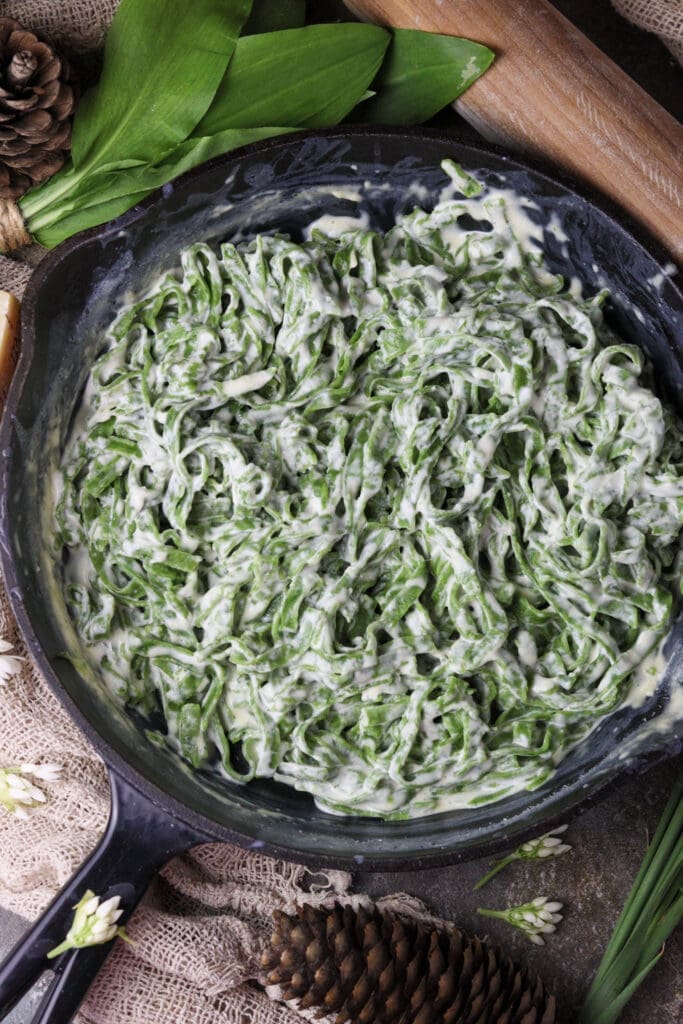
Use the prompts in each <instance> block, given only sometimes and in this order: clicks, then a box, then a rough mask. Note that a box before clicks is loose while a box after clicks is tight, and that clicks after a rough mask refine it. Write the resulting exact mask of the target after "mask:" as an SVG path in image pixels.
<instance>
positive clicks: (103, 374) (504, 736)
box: [56, 164, 683, 818]
mask: <svg viewBox="0 0 683 1024" xmlns="http://www.w3.org/2000/svg"><path fill="white" fill-rule="evenodd" d="M444 166H445V169H446V170H447V171H448V173H449V174H450V176H451V177H452V178H453V181H454V188H453V189H452V190H451V193H450V194H449V195H446V196H445V197H444V198H443V199H442V201H441V202H439V204H438V205H437V206H436V208H435V209H434V210H433V211H431V212H429V213H428V212H425V211H423V210H421V209H416V210H414V211H413V212H411V213H409V214H406V215H405V216H403V217H402V218H401V219H400V221H399V222H398V223H397V224H396V226H394V227H393V228H392V229H391V230H389V231H388V232H387V233H386V234H384V235H382V234H380V233H377V232H375V231H371V230H369V229H367V228H365V227H363V226H359V227H357V228H351V229H350V230H347V231H345V232H343V233H342V234H341V235H340V236H339V237H333V236H329V235H327V234H325V233H323V232H322V231H320V230H313V231H312V233H311V236H310V238H307V240H305V241H303V242H300V243H299V242H295V241H292V240H290V239H288V238H285V237H279V236H265V235H262V236H258V237H256V238H255V239H254V240H252V241H249V242H244V243H242V242H240V243H239V244H237V245H233V244H230V243H225V244H223V245H221V246H220V248H219V249H218V251H214V250H213V249H211V248H210V247H208V246H206V245H202V244H199V245H194V246H192V247H191V248H190V249H188V250H186V251H184V252H183V253H182V254H181V256H180V264H181V265H180V267H179V268H178V269H177V270H173V271H172V272H170V273H167V274H166V275H165V276H164V277H163V278H162V279H161V280H159V281H158V282H157V283H156V284H155V286H154V287H153V288H152V289H151V291H150V292H149V293H148V294H146V295H145V296H144V297H143V298H141V299H140V300H139V301H136V302H135V303H134V304H133V305H131V306H129V307H128V308H126V309H124V310H123V311H122V312H121V314H120V315H119V316H118V318H117V319H116V321H115V322H114V324H113V326H112V328H111V330H110V333H109V334H108V336H107V339H106V348H105V350H104V352H103V354H102V355H100V356H99V358H98V359H97V361H96V362H95V364H94V366H93V369H92V374H91V378H90V382H89V385H88V388H87V390H86V395H85V398H84V402H83V408H82V410H81V412H80V415H79V418H78V421H77V424H76V427H75V428H74V431H73V433H72V436H71V438H70V440H69V442H68V444H67V447H66V450H65V453H64V456H63V461H62V466H61V480H60V487H59V494H58V499H57V503H56V522H57V533H58V542H59V545H60V548H61V546H62V545H63V546H64V547H65V548H66V549H67V559H66V563H65V569H64V572H65V588H66V594H67V603H68V606H69V609H70V611H71V614H72V616H73V619H74V622H75V625H76V629H77V632H78V634H79V636H80V637H81V638H82V640H83V641H84V643H85V645H86V648H87V649H88V650H89V651H90V656H91V658H92V660H93V663H94V664H95V665H96V666H98V668H99V669H101V671H102V674H103V675H104V677H105V678H106V679H107V680H108V682H109V684H110V685H111V686H112V687H113V688H114V690H115V691H116V692H117V693H118V695H119V696H120V698H121V699H122V700H123V701H125V702H126V703H127V704H128V705H129V706H131V707H133V708H136V709H137V710H138V711H140V712H141V713H142V714H143V715H146V716H150V715H151V716H154V715H155V714H158V713H159V711H161V712H162V713H163V718H164V721H165V730H167V737H166V740H165V741H166V742H169V743H171V744H172V745H174V746H175V747H176V748H177V749H179V750H180V752H181V753H182V755H183V756H184V757H185V758H187V759H188V760H189V761H190V762H191V764H192V765H194V766H196V767H199V766H208V765H211V764H213V765H216V766H217V767H218V768H220V770H222V771H223V772H224V773H225V774H227V775H228V776H229V777H230V778H231V779H233V780H235V781H248V780H250V779H252V778H254V777H256V776H266V777H273V778H275V779H277V780H279V781H282V782H285V783H288V784H290V785H292V786H294V787H296V788H297V789H300V790H304V791H306V792H308V793H311V794H312V795H313V797H314V798H315V800H316V802H317V803H318V805H319V806H320V807H322V808H324V809H326V810H329V811H333V812H337V813H343V814H356V815H357V814H371V815H379V816H383V817H388V818H403V817H413V816H418V815H422V814H428V813H433V812H434V811H437V810H443V809H447V808H452V807H458V806H466V805H469V804H477V803H481V802H486V801H492V800H497V799H500V798H501V797H503V796H505V795H506V794H509V793H512V792H515V791H518V790H520V789H523V788H529V789H531V788H534V787H537V786H539V785H540V784H541V783H543V782H544V781H545V780H546V779H548V778H549V776H550V775H551V774H552V773H553V771H554V770H555V767H556V765H557V764H558V762H559V761H560V760H561V759H562V758H563V756H565V754H566V753H567V751H568V750H569V749H570V748H571V747H572V746H574V745H575V744H576V743H577V742H578V741H579V740H580V739H581V738H582V737H584V736H585V735H586V734H587V732H588V731H589V730H590V729H592V728H593V727H594V726H595V725H596V724H597V723H598V722H599V721H600V720H601V718H602V717H603V716H605V715H607V714H608V713H609V712H611V711H613V710H614V709H615V708H617V707H618V706H619V705H620V704H622V703H623V702H624V701H625V700H626V699H627V698H628V693H629V687H630V682H629V679H630V678H631V677H632V675H633V673H634V670H636V669H637V668H638V667H639V666H641V665H642V663H643V662H644V661H645V659H646V658H647V657H648V656H649V655H651V654H652V652H654V651H655V650H656V649H657V647H658V645H659V643H660V641H661V640H662V638H663V637H664V636H665V635H666V633H667V631H668V630H669V628H670V625H671V622H672V617H673V614H674V611H675V604H676V594H677V593H678V589H679V584H678V580H679V577H680V563H681V527H682V525H683V445H682V443H681V433H680V426H679V424H678V422H677V421H676V420H675V419H674V417H673V416H672V414H671V413H670V412H669V411H668V410H667V409H666V408H665V407H664V406H663V405H662V404H661V402H660V401H659V399H658V398H657V397H656V396H655V394H654V393H653V392H652V391H651V390H650V389H649V387H648V386H647V371H646V372H645V378H644V377H643V369H644V368H643V356H642V353H641V352H640V351H639V349H638V348H636V347H635V346H633V345H629V344H626V343H624V342H623V341H621V340H620V339H618V338H617V337H615V336H614V334H613V333H612V331H611V330H610V328H609V327H608V326H607V325H606V323H605V321H604V318H603V313H602V306H603V303H604V300H605V297H606V296H605V294H604V293H602V294H600V295H597V296H595V297H593V298H589V299H585V298H583V297H581V296H580V295H579V294H578V292H577V290H576V289H575V288H573V289H567V288H566V287H565V283H564V282H563V281H562V279H561V278H558V277H554V276H552V275H550V274H549V273H548V271H547V269H546V268H545V267H544V266H543V263H542V258H541V256H540V254H539V252H538V249H536V248H534V247H532V246H531V245H529V244H528V242H527V241H525V239H524V237H523V233H520V232H519V231H517V230H516V229H515V227H514V225H515V224H516V223H517V221H518V218H515V217H514V216H513V212H511V211H512V204H511V201H510V199H509V197H506V195H505V194H503V193H502V192H501V193H498V194H497V193H496V192H495V191H493V190H491V191H489V192H487V191H484V192H483V193H482V194H480V195H478V194H476V193H477V191H478V189H479V186H478V185H477V184H476V183H475V182H474V181H473V180H472V179H471V178H468V177H467V176H465V175H463V174H462V172H460V171H459V169H458V168H457V167H455V165H452V164H446V165H444ZM456 187H457V188H458V189H459V190H460V194H458V193H457V192H456V191H455V188H456ZM473 218H474V219H473ZM482 220H483V221H484V223H482ZM475 221H476V222H475ZM644 380H645V382H643V381H644Z"/></svg>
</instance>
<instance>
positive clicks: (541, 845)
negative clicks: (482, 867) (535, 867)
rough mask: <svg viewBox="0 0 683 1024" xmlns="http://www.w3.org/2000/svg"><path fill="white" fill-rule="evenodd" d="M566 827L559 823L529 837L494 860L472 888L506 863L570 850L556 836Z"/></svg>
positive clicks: (485, 880)
mask: <svg viewBox="0 0 683 1024" xmlns="http://www.w3.org/2000/svg"><path fill="white" fill-rule="evenodd" d="M567 828H568V826H567V825H560V826H559V828H553V829H551V830H550V832H544V833H543V835H542V836H538V838H537V839H530V840H529V842H528V843H522V845H521V846H518V847H517V849H516V850H513V852H512V853H509V854H508V855H507V857H503V859H502V860H499V861H496V863H495V864H494V865H493V867H492V868H491V870H490V871H489V873H488V874H486V875H484V877H483V878H480V879H479V881H478V882H477V884H476V885H475V887H474V888H475V889H481V888H482V887H483V886H485V885H486V883H487V882H490V881H491V879H492V878H494V877H495V876H496V875H497V874H498V872H499V871H502V870H503V868H505V867H507V866H508V864H512V862H513V861H515V860H539V859H541V860H544V859H545V858H547V857H561V856H562V854H563V853H568V852H569V851H570V850H571V846H570V845H569V844H568V843H563V842H562V840H561V839H558V838H557V837H558V836H561V835H562V834H563V833H564V832H566V831H567Z"/></svg>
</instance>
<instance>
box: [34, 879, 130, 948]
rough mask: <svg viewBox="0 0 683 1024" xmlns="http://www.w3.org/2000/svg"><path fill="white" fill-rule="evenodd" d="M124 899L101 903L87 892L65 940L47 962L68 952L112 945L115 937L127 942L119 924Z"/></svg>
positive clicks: (82, 898)
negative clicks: (69, 950)
mask: <svg viewBox="0 0 683 1024" xmlns="http://www.w3.org/2000/svg"><path fill="white" fill-rule="evenodd" d="M120 903H121V897H120V896H112V897H111V898H110V899H108V900H105V901H104V903H101V902H100V897H99V896H96V895H95V893H94V892H93V891H92V890H91V889H88V890H87V891H86V892H85V893H84V894H83V896H82V897H81V899H80V900H79V901H78V903H77V904H76V906H75V907H74V910H75V911H76V913H75V914H74V919H73V923H72V925H71V927H70V928H69V931H68V932H67V935H66V938H65V939H64V941H63V942H61V943H60V944H59V945H58V946H55V948H54V949H51V950H50V952H49V953H48V954H47V955H48V959H50V960H51V959H52V958H53V957H56V956H59V955H60V954H61V953H65V952H66V951H67V950H68V949H83V948H84V947H85V946H101V945H103V943H105V942H111V940H112V939H114V938H116V936H117V935H118V936H120V937H121V938H123V939H126V938H127V935H126V933H125V932H124V930H123V928H119V927H118V926H117V924H116V922H117V921H118V920H119V918H120V917H121V915H122V914H123V910H122V909H121V907H120Z"/></svg>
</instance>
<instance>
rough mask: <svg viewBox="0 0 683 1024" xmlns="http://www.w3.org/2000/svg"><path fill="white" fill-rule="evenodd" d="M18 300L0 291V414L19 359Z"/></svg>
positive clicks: (8, 293)
mask: <svg viewBox="0 0 683 1024" xmlns="http://www.w3.org/2000/svg"><path fill="white" fill-rule="evenodd" d="M19 316H20V306H19V300H18V299H16V298H15V297H14V295H12V294H11V293H10V292H3V291H0V413H1V412H2V408H3V406H4V404H5V399H6V398H7V392H8V390H9V386H10V383H11V381H12V374H13V373H14V367H15V366H16V365H17V359H18V357H19Z"/></svg>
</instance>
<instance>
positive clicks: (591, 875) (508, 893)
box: [0, 0, 683, 1024]
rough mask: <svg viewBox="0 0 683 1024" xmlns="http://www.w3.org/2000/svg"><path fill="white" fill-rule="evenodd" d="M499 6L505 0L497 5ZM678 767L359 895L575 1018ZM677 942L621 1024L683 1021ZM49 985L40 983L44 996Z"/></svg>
mask: <svg viewBox="0 0 683 1024" xmlns="http://www.w3.org/2000/svg"><path fill="white" fill-rule="evenodd" d="M501 2H504V0H501ZM554 2H555V5H556V6H557V7H558V8H559V9H560V10H561V11H562V13H563V14H565V15H566V16H567V17H568V18H569V19H570V20H572V21H574V22H575V24H576V25H577V26H578V27H579V28H581V29H582V31H584V32H585V33H586V35H588V36H589V37H590V38H591V39H593V41H594V42H595V43H596V44H597V45H598V46H600V47H601V49H603V50H604V51H605V52H606V53H607V54H608V55H609V56H610V57H611V58H612V59H613V60H614V61H616V62H617V63H618V64H620V65H621V66H622V67H623V68H624V69H625V70H626V71H627V72H628V74H630V75H631V77H633V78H634V79H635V80H636V81H637V82H638V83H639V84H640V85H642V86H643V87H644V88H645V89H647V90H648V91H649V92H650V93H651V94H652V96H654V98H655V99H656V100H657V101H658V102H659V103H661V104H662V106H664V107H666V108H667V109H668V110H669V111H670V112H671V113H672V114H674V115H675V116H676V117H678V118H681V117H682V116H683V89H682V88H681V71H680V68H679V67H678V65H677V64H676V62H675V61H674V59H673V57H672V56H671V55H670V54H669V52H668V51H667V50H666V49H665V47H664V46H662V45H661V43H659V42H658V40H657V39H656V38H655V37H654V36H651V35H647V34H646V33H643V32H641V31H639V30H638V29H636V28H634V27H633V26H631V25H629V24H628V23H627V22H625V21H624V20H623V19H622V18H620V17H618V15H616V14H615V13H614V11H613V10H612V8H611V7H610V5H609V4H608V3H607V0H554ZM312 6H313V7H314V8H315V9H316V13H319V12H320V11H321V10H322V11H323V12H324V15H325V16H326V17H329V18H330V19H332V18H337V17H348V14H347V13H346V12H345V10H344V8H343V5H342V4H341V3H340V2H339V0H312ZM434 124H435V125H438V126H439V127H441V128H443V129H444V130H446V131H453V132H458V133H463V132H464V133H472V129H471V128H469V126H468V125H466V124H465V122H463V121H462V120H461V119H460V118H459V117H458V116H457V115H456V114H454V113H453V112H450V111H449V112H447V113H445V114H443V115H441V116H440V117H439V118H437V119H435V121H434ZM682 770H683V758H678V759H677V760H675V761H673V762H669V763H667V764H662V765H659V766H657V767H655V768H652V769H650V771H649V772H647V774H645V775H643V776H640V777H632V778H628V779H627V780H625V781H622V782H621V783H620V784H618V785H617V786H615V787H614V788H613V789H612V790H611V791H610V793H609V794H608V795H606V796H605V797H603V798H602V799H601V800H599V801H598V802H596V803H595V804H594V805H593V806H591V807H589V808H588V809H586V810H584V811H583V813H581V814H580V815H579V816H578V817H576V818H575V819H574V820H573V821H572V823H571V825H570V828H569V831H568V833H567V837H566V838H567V841H568V842H570V843H571V845H572V847H573V849H572V852H571V853H569V854H566V855H565V856H563V857H560V858H558V859H557V860H550V861H532V862H519V863H516V864H513V865H511V866H510V867H508V868H507V869H506V870H505V871H504V872H502V873H501V874H500V875H498V876H497V878H495V879H494V880H493V881H492V882H491V883H490V884H489V885H488V886H486V887H485V888H484V889H482V890H480V891H479V892H478V893H474V892H473V891H472V886H473V885H474V883H475V882H476V881H477V880H478V879H479V878H480V877H481V876H482V875H483V874H484V873H485V872H486V870H487V866H488V863H489V862H487V861H471V862H469V863H467V864H459V865H455V866H453V867H450V868H433V869H430V870H426V871H424V870H423V871H420V872H410V871H404V872H394V873H391V874H378V875H373V874H369V873H366V872H359V873H358V874H357V876H356V888H357V889H358V890H362V891H365V892H367V893H369V894H370V895H372V896H379V895H382V894H385V893H389V892H396V891H399V890H402V891H405V892H409V893H411V894H412V895H414V896H418V897H420V898H421V899H423V900H424V901H425V903H426V904H427V905H428V906H429V908H430V909H431V910H432V911H434V912H436V913H438V914H440V915H442V916H443V917H445V918H448V919H450V920H453V921H455V922H456V923H457V924H459V925H460V926H461V927H463V928H464V929H466V930H469V931H473V932H474V931H476V932H477V933H478V934H479V935H481V936H489V937H490V938H491V939H492V940H493V941H495V942H496V943H499V944H500V945H502V946H504V947H505V948H506V949H507V950H508V951H509V952H510V953H511V954H512V955H513V956H514V957H515V958H516V959H517V960H519V961H520V962H522V963H526V964H528V965H529V966H530V967H531V968H532V969H533V970H535V971H537V972H538V973H539V974H541V975H542V976H543V978H544V979H545V981H546V982H547V983H548V985H549V986H550V987H551V988H552V989H553V990H554V991H555V993H556V994H557V996H558V1001H559V1004H560V1007H561V1020H562V1021H563V1022H565V1024H568V1022H569V1021H572V1020H573V1019H575V1012H576V1010H577V1009H578V1007H579V1006H580V1005H581V1002H582V999H583V996H584V994H585V992H586V990H587V988H588V984H589V982H590V978H591V975H592V973H593V972H594V970H595V969H596V967H597V965H598V962H599V960H600V957H601V955H602V951H603V949H604V947H605V944H606V942H607V941H608V939H609V936H610V934H611V931H612V928H613V926H614V923H615V921H616V918H617V917H618V915H619V912H620V910H621V908H622V906H623V904H624V901H625V899H626V896H627V894H628V891H629V889H630V886H631V884H632V881H633V879H634V877H635V875H636V873H637V871H638V867H639V865H640V862H641V859H642V857H643V854H644V852H645V849H646V846H647V842H648V837H649V836H650V835H651V834H652V832H653V831H654V829H655V827H656V824H657V820H658V818H659V815H660V813H661V811H662V809H663V807H664V805H665V803H666V800H667V798H668V794H669V792H670V791H671V786H672V784H673V781H674V779H675V777H676V775H677V773H679V772H680V771H682ZM538 895H545V896H547V897H548V898H549V899H558V900H560V901H561V902H563V903H565V919H564V921H563V922H562V924H561V925H560V926H559V930H558V931H557V932H556V933H555V934H554V935H551V936H550V937H549V938H548V942H547V944H546V945H545V946H543V947H540V946H534V945H532V944H531V943H530V942H529V941H528V940H527V939H526V938H525V937H524V936H523V935H521V933H518V932H517V931H516V930H515V929H513V928H511V927H509V926H508V925H506V924H505V923H504V922H501V921H494V920H490V919H486V918H483V917H480V916H478V915H477V913H476V908H477V907H478V906H483V907H490V908H494V909H500V908H503V907H505V906H511V905H513V904H516V903H522V902H526V901H527V900H529V899H532V898H533V897H535V896H538ZM23 928H24V923H23V922H22V921H21V920H20V919H19V918H17V917H15V916H14V915H12V914H9V913H7V912H6V911H2V910H1V909H0V959H2V958H3V957H4V955H5V954H6V952H8V951H9V949H10V948H11V946H12V945H13V943H14V942H16V941H17V939H18V938H19V936H20V935H21V933H22V931H23ZM682 979H683V942H682V941H681V930H680V929H679V931H678V933H677V934H676V935H674V936H672V938H671V939H670V941H669V942H668V944H667V947H666V950H665V952H664V956H663V957H662V959H661V961H660V963H659V964H657V966H656V967H655V969H654V970H653V971H652V973H651V974H650V976H649V977H648V979H647V980H646V981H645V983H644V984H643V985H642V986H641V988H640V989H639V991H638V992H637V993H636V995H635V997H634V998H633V1000H632V1001H631V1003H630V1004H629V1005H628V1007H627V1008H626V1009H625V1011H624V1013H623V1014H622V1016H621V1018H620V1024H646V1022H647V1024H681V1021H682V1019H683V998H682V996H681V984H682ZM43 987H44V986H41V989H42V988H43ZM40 994H41V993H40V991H39V990H37V989H36V990H34V991H33V993H31V994H29V996H27V997H26V999H25V1000H24V1001H23V1002H22V1003H20V1004H19V1006H17V1008H16V1009H15V1010H14V1012H13V1013H12V1014H11V1015H10V1016H9V1017H8V1018H7V1020H8V1024H29V1022H30V1021H31V1019H32V1016H33V1013H34V1012H35V1008H36V1006H37V1004H38V1002H39V998H40Z"/></svg>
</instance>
